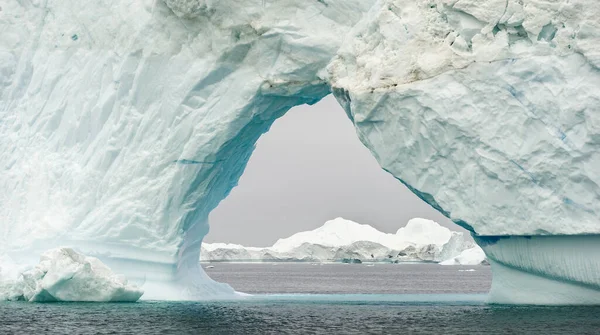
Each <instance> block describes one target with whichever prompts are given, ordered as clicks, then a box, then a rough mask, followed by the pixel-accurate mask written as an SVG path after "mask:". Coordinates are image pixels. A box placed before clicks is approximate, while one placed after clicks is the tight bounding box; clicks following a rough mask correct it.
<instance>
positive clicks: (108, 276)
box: [0, 248, 144, 302]
mask: <svg viewBox="0 0 600 335" xmlns="http://www.w3.org/2000/svg"><path fill="white" fill-rule="evenodd" d="M2 261H3V263H2V264H0V266H2V269H4V268H7V269H10V271H9V272H5V271H1V272H0V300H25V301H31V302H56V301H96V302H108V301H112V302H134V301H137V300H138V299H139V298H140V297H141V296H142V294H143V293H144V291H143V290H142V289H140V288H139V287H137V286H136V285H134V284H129V283H128V282H127V279H125V278H124V277H123V276H121V275H117V274H115V273H113V272H112V271H111V269H110V268H108V267H107V266H106V265H104V264H103V263H102V262H101V261H100V260H98V259H97V258H94V257H86V256H85V255H82V254H80V253H78V252H76V251H75V250H73V249H71V248H57V249H52V250H48V251H46V252H44V253H43V254H42V255H41V256H40V262H39V264H37V265H36V266H35V267H33V268H31V269H27V270H23V269H21V270H19V269H18V268H17V265H16V264H15V263H14V262H12V260H10V259H9V258H7V257H3V258H2Z"/></svg>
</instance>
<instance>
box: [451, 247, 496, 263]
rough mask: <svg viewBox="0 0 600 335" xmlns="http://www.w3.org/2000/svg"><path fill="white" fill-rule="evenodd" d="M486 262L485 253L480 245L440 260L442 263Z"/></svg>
mask: <svg viewBox="0 0 600 335" xmlns="http://www.w3.org/2000/svg"><path fill="white" fill-rule="evenodd" d="M484 263H486V259H485V253H484V252H483V250H482V249H481V248H480V247H479V246H474V247H473V248H470V249H466V250H463V251H462V252H461V253H460V254H458V255H457V256H455V257H452V258H450V259H446V260H444V261H442V262H440V265H481V264H484Z"/></svg>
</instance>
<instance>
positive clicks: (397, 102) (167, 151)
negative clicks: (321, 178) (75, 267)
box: [0, 0, 600, 303]
mask: <svg viewBox="0 0 600 335" xmlns="http://www.w3.org/2000/svg"><path fill="white" fill-rule="evenodd" d="M599 18H600V4H598V3H597V2H596V1H591V0H571V1H556V2H539V1H533V0H502V1H499V0H494V1H476V0H432V1H424V0H411V1H401V0H326V1H299V0H239V1H238V0H236V1H233V0H219V1H217V0H163V1H135V0H122V1H109V0H102V1H96V2H81V1H76V0H64V1H31V2H30V1H27V2H23V1H17V0H8V1H5V2H3V4H2V8H1V10H0V30H1V31H2V36H1V37H0V170H1V171H2V173H0V231H2V234H1V236H0V239H1V240H0V253H6V254H9V255H10V256H11V257H12V258H13V259H15V260H16V261H17V262H19V263H30V264H32V263H33V262H35V257H34V255H38V254H40V253H41V252H42V251H43V250H46V249H48V248H53V247H56V246H59V245H69V246H73V247H75V248H77V249H79V250H82V251H83V252H84V253H85V254H89V255H92V256H94V257H98V258H99V259H101V260H102V261H103V262H105V263H106V264H107V265H109V266H110V267H111V268H113V269H116V270H117V271H118V272H119V273H121V272H122V273H125V274H126V275H127V276H128V277H129V278H132V279H140V280H141V279H144V280H145V283H146V288H147V289H146V292H147V295H148V296H149V297H155V298H176V299H199V298H206V297H212V296H220V295H227V294H232V290H231V289H230V288H229V287H227V286H225V285H219V284H217V283H214V282H212V281H211V280H210V279H209V278H208V277H206V275H205V274H203V273H202V271H201V269H199V267H198V264H197V263H198V256H199V253H200V246H201V243H202V238H203V237H204V236H205V235H206V233H207V231H208V220H207V218H208V214H209V212H210V211H211V210H212V209H214V208H215V207H216V206H217V204H218V203H219V201H221V200H222V199H223V198H224V197H226V196H227V194H228V193H229V191H230V190H231V189H232V188H233V187H234V186H235V185H236V183H237V180H238V179H239V177H240V175H241V173H242V172H243V170H244V167H245V165H246V163H247V161H248V158H249V156H250V155H251V153H252V150H253V148H254V145H255V143H256V141H257V139H258V138H259V137H260V135H261V134H262V133H264V132H266V131H267V130H268V129H269V127H270V125H271V124H272V123H273V122H274V120H276V119H277V118H278V117H280V116H282V115H283V114H284V113H285V112H286V111H287V110H288V109H289V108H291V107H293V106H295V105H299V104H304V103H308V104H312V103H315V102H316V101H318V100H320V99H321V98H323V97H324V96H326V95H328V94H330V93H333V94H334V95H335V97H336V98H337V99H338V101H339V102H340V104H341V105H342V107H343V108H344V109H345V111H346V113H347V114H348V117H349V119H350V120H351V121H352V122H353V123H354V125H355V127H356V130H357V134H358V137H359V138H360V139H361V141H362V142H363V143H364V144H365V145H366V146H367V147H368V148H369V149H370V150H371V152H372V153H373V155H374V156H375V157H376V158H377V160H378V162H379V163H380V165H381V166H382V167H383V168H384V169H385V170H387V171H389V172H390V173H391V174H393V175H394V176H395V177H396V178H397V179H398V180H399V181H400V182H402V183H404V184H405V185H407V186H408V187H409V189H411V190H412V191H413V192H414V193H415V194H417V195H418V196H419V197H421V198H422V199H423V200H424V201H426V202H427V203H429V204H431V205H432V206H433V207H434V208H436V209H437V210H439V211H440V212H442V213H443V214H444V215H446V216H447V217H449V218H450V219H451V220H453V221H454V222H456V223H457V224H459V225H461V226H463V227H465V228H466V229H468V230H470V231H471V232H472V233H473V235H475V236H481V237H486V236H487V237H489V236H501V237H504V236H533V237H537V236H552V237H553V239H551V240H549V241H557V242H558V241H564V242H560V243H556V248H562V249H561V250H562V251H563V252H564V253H568V254H569V255H571V257H572V258H571V259H570V260H571V261H574V262H573V263H572V264H568V265H565V267H564V269H563V270H564V271H567V269H568V273H571V274H572V275H571V276H569V277H568V280H567V281H565V280H564V279H565V278H564V276H562V277H561V275H558V276H557V275H556V274H555V273H554V272H553V270H552V271H551V268H549V267H546V266H543V264H546V263H544V262H540V263H538V261H539V259H538V258H535V257H533V258H531V259H530V263H523V262H516V263H515V262H513V259H514V257H513V256H514V252H513V251H514V250H513V251H508V250H507V251H506V252H504V251H503V250H504V249H507V248H512V247H514V245H513V244H512V243H504V242H503V240H500V241H501V242H497V243H496V241H497V240H496V239H494V238H488V239H486V240H485V241H487V242H486V243H481V244H482V247H483V248H484V250H485V251H486V253H487V254H488V257H489V258H490V259H491V261H492V262H491V264H492V266H493V268H495V269H498V270H497V271H496V270H495V271H494V277H495V278H501V282H503V283H508V282H518V281H519V280H521V279H523V278H524V277H526V278H527V279H526V281H527V282H528V283H529V282H535V280H538V279H539V280H540V281H541V282H542V281H543V282H548V283H550V284H551V285H550V284H548V285H545V286H540V288H541V289H540V290H536V291H533V290H532V291H529V292H530V294H529V295H527V296H525V298H523V300H510V299H508V298H506V297H510V295H511V290H510V289H508V286H506V285H496V286H494V287H493V290H492V291H493V294H492V295H491V297H492V299H494V297H503V298H502V300H503V301H514V302H527V301H531V302H540V301H542V300H540V299H537V298H536V296H535V295H536V294H537V295H543V294H548V291H544V290H543V288H544V287H546V288H551V287H552V288H553V291H557V290H555V288H556V287H561V290H560V291H564V292H568V291H569V290H570V289H572V287H582V285H583V286H585V288H586V289H587V290H590V291H593V292H596V293H598V292H600V279H598V277H597V276H596V277H591V279H590V278H588V277H587V275H584V274H585V273H587V272H588V271H592V272H594V273H598V272H600V267H598V264H596V263H594V262H589V261H588V260H589V258H590V257H592V256H590V255H593V254H594V253H593V252H592V253H590V250H581V249H577V248H575V249H573V248H571V247H570V246H571V244H570V243H574V242H575V241H577V238H574V237H573V236H596V235H597V234H598V233H599V232H600V224H598V214H599V213H600V201H598V199H599V198H600V187H599V186H598V185H599V183H600V175H599V174H598V169H597V166H598V165H599V164H600V151H599V150H598V143H599V141H600V140H599V139H598V138H599V134H600V113H599V111H598V101H600V90H598V87H600V72H599V68H600V19H599ZM307 136H310V134H309V133H307ZM515 239H518V238H516V237H515ZM533 240H535V238H534V239H533ZM478 241H480V242H481V241H483V240H478ZM596 245H598V244H596ZM537 247H538V245H537V244H531V245H530V248H528V249H526V251H527V252H531V254H532V255H539V253H538V252H537V251H536V250H537V249H536V248H537ZM590 248H592V249H593V247H590ZM511 250H512V249H511ZM523 250H525V249H523ZM573 250H577V251H579V252H581V253H580V254H574V253H573V252H574V251H573ZM595 250H597V249H593V251H595ZM584 251H585V252H584ZM558 254H560V252H558V253H553V254H552V255H554V256H557V255H558ZM557 257H558V256H557ZM546 262H550V263H551V262H552V260H550V259H546ZM540 264H542V265H540ZM548 264H549V263H548ZM561 264H562V263H561ZM581 264H585V266H588V267H591V268H584V267H583V265H581ZM505 269H509V270H506V271H505ZM507 278H508V279H507ZM510 278H514V279H515V280H514V281H511V280H510ZM594 278H595V279H594ZM499 280H500V279H499ZM524 280H525V279H524ZM495 283H496V279H495ZM552 285H554V286H552ZM555 286H556V287H555ZM154 294H156V295H154ZM566 296H568V295H567V294H565V295H557V296H556V299H554V300H551V301H549V302H551V303H561V302H565V303H577V299H576V298H572V299H571V298H570V299H567V300H565V299H563V298H562V297H566ZM586 296H587V297H588V298H587V300H585V301H584V300H582V302H586V303H600V299H599V298H594V297H598V294H596V295H593V294H588V295H586ZM573 297H578V296H577V295H574V296H573Z"/></svg>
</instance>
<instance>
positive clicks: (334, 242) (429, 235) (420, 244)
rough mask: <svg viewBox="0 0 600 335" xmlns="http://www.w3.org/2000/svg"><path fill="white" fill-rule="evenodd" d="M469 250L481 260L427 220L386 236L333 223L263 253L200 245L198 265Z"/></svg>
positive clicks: (385, 258) (384, 258)
mask: <svg viewBox="0 0 600 335" xmlns="http://www.w3.org/2000/svg"><path fill="white" fill-rule="evenodd" d="M470 249H477V250H479V251H480V252H481V253H482V254H483V251H482V250H481V248H479V247H477V246H476V245H475V243H474V242H473V241H472V240H470V239H469V238H468V237H467V236H465V235H464V234H463V233H461V232H453V231H450V230H449V229H448V228H445V227H442V226H440V225H439V224H438V223H436V222H434V221H431V220H426V219H421V218H415V219H412V220H410V221H409V222H408V223H407V224H406V226H405V227H402V228H400V229H398V231H397V232H396V234H387V233H383V232H380V231H379V230H377V229H375V228H373V227H371V226H369V225H366V224H359V223H356V222H353V221H350V220H346V219H343V218H336V219H334V220H330V221H327V222H325V224H324V225H323V226H321V227H319V228H317V229H314V230H310V231H304V232H299V233H296V234H294V235H292V236H290V237H287V238H283V239H280V240H278V241H277V242H276V243H275V244H274V245H273V246H272V247H267V248H256V247H245V246H242V245H239V244H225V243H203V244H202V250H201V253H200V259H201V261H203V262H272V261H288V262H347V263H359V262H360V263H362V262H384V263H402V262H440V261H445V260H450V259H453V258H454V257H457V256H460V255H461V253H462V252H463V251H465V250H470ZM484 258H485V255H484ZM482 261H483V260H482ZM479 263H481V261H480V262H479ZM479 263H478V264H479ZM457 264H462V263H460V262H457ZM469 265H473V262H470V263H469Z"/></svg>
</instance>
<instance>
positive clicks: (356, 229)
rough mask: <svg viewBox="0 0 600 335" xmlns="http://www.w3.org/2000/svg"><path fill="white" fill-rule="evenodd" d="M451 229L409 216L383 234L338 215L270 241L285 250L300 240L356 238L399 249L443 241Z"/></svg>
mask: <svg viewBox="0 0 600 335" xmlns="http://www.w3.org/2000/svg"><path fill="white" fill-rule="evenodd" d="M450 236H451V232H450V230H449V229H448V228H445V227H442V226H440V225H439V224H437V223H436V222H434V221H431V220H426V219H420V218H416V219H412V220H410V221H409V222H408V224H407V225H406V227H403V228H400V229H399V230H398V232H397V233H396V234H387V233H383V232H380V231H379V230H377V229H375V228H373V227H371V226H369V225H367V224H360V223H356V222H354V221H351V220H346V219H344V218H341V217H338V218H336V219H333V220H330V221H327V222H325V224H323V226H321V227H319V228H317V229H314V230H311V231H303V232H300V233H296V234H294V235H292V236H290V237H287V238H283V239H279V240H278V241H277V242H275V244H274V245H273V247H272V248H273V249H274V250H277V251H289V250H292V249H294V248H297V247H299V246H301V245H302V244H304V243H310V244H319V245H323V246H329V247H339V246H344V245H350V244H352V243H355V242H359V241H369V242H375V243H379V244H381V245H383V246H385V247H388V248H390V249H403V248H404V247H406V246H407V245H409V244H417V245H424V244H438V245H443V244H444V243H446V242H448V240H449V239H450Z"/></svg>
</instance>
